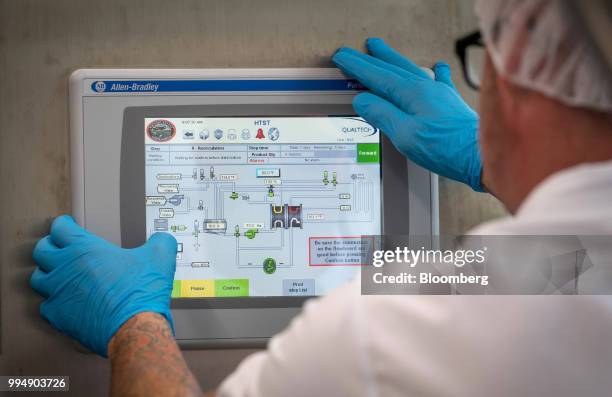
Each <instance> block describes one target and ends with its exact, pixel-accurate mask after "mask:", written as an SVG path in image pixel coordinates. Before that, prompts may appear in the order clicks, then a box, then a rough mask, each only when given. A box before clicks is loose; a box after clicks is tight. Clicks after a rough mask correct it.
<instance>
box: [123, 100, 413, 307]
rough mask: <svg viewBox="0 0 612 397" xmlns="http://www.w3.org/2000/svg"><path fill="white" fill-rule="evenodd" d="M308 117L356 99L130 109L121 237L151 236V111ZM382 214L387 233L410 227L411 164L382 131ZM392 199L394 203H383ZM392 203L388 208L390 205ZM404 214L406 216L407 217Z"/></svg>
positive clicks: (283, 303)
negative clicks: (147, 128) (147, 124)
mask: <svg viewBox="0 0 612 397" xmlns="http://www.w3.org/2000/svg"><path fill="white" fill-rule="evenodd" d="M249 116H251V117H274V116H284V117H291V116H295V117H308V116H355V112H354V110H353V108H352V106H351V105H350V104H265V105H257V104H237V105H178V106H138V107H127V108H125V110H124V117H123V131H122V140H121V164H120V170H121V172H120V209H121V241H122V246H123V247H136V246H139V245H141V244H142V243H144V241H145V235H146V230H145V226H144V225H145V206H144V200H143V197H144V196H145V193H144V192H145V187H144V183H145V178H144V172H145V171H144V166H145V161H144V156H145V150H144V138H143V128H144V127H143V126H144V119H145V118H147V117H152V118H155V117H166V118H173V117H249ZM381 184H382V186H381V191H382V193H381V200H380V202H381V214H382V230H381V232H382V233H383V234H408V233H409V219H410V218H409V206H408V205H407V203H406V202H405V200H407V198H408V197H409V189H408V166H407V163H406V160H405V158H404V157H403V156H402V155H401V154H400V153H398V152H397V150H396V149H395V148H394V146H393V145H392V144H391V142H390V141H389V140H388V139H387V138H386V137H385V136H384V135H381ZM386 200H388V201H389V204H388V205H383V203H385V202H386ZM386 208H387V209H388V210H387V211H386V210H385V209H386ZM402 219H403V220H404V221H403V222H402ZM310 298H312V297H248V298H177V299H172V304H171V307H172V308H173V309H251V308H297V307H301V306H302V305H303V303H304V302H305V301H306V300H308V299H310Z"/></svg>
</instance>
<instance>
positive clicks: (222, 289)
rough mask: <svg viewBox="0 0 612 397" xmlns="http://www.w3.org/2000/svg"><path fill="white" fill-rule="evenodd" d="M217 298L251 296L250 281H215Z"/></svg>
mask: <svg viewBox="0 0 612 397" xmlns="http://www.w3.org/2000/svg"><path fill="white" fill-rule="evenodd" d="M215 296H216V297H236V296H249V280H248V279H229V280H215Z"/></svg>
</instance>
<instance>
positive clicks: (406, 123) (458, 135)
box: [332, 38, 484, 191]
mask: <svg viewBox="0 0 612 397" xmlns="http://www.w3.org/2000/svg"><path fill="white" fill-rule="evenodd" d="M366 45H367V48H368V51H369V52H370V54H371V56H370V55H365V54H362V53H360V52H358V51H356V50H353V49H351V48H341V49H340V50H338V52H336V54H335V55H334V57H333V59H332V60H333V61H334V62H335V63H336V65H337V66H338V67H339V68H340V69H341V70H342V71H343V72H344V73H345V74H347V75H348V76H350V77H353V78H355V79H357V80H359V82H361V83H362V84H363V85H365V86H366V87H368V88H369V89H370V90H371V91H372V93H362V94H359V95H357V96H356V97H355V99H354V100H353V107H354V108H355V111H356V112H357V113H358V114H359V115H360V116H361V117H363V118H364V119H366V120H367V121H368V122H369V123H371V124H372V125H374V126H375V127H378V128H380V129H381V130H382V131H383V132H384V133H385V134H386V135H387V136H388V137H389V139H391V141H392V142H393V144H394V145H395V147H396V148H397V149H398V150H399V151H400V152H401V153H403V154H404V155H405V156H406V157H408V158H409V159H411V160H412V161H414V162H415V163H417V164H419V165H420V166H422V167H424V168H427V169H429V170H431V171H432V172H435V173H437V174H439V175H442V176H445V177H447V178H450V179H454V180H456V181H459V182H463V183H466V184H467V185H469V186H471V187H472V189H474V190H476V191H483V190H484V189H483V186H482V184H481V173H482V162H481V159H480V151H479V148H478V115H477V114H476V113H475V112H474V111H473V110H472V109H471V108H470V107H469V106H468V105H467V104H466V103H465V101H463V99H462V98H461V96H460V95H459V93H458V92H457V89H456V88H455V85H454V84H453V82H452V80H451V76H450V68H449V66H448V65H447V64H446V63H437V64H436V65H435V66H434V67H433V71H434V74H435V79H432V78H431V77H430V76H429V75H428V74H427V73H426V72H425V71H424V70H423V69H421V68H420V67H418V66H417V65H415V64H414V63H413V62H412V61H410V60H409V59H407V58H405V57H404V56H402V55H401V54H400V53H398V52H397V51H396V50H394V49H393V48H391V47H389V46H388V45H387V44H385V43H384V42H383V41H382V40H381V39H374V38H373V39H368V41H367V43H366Z"/></svg>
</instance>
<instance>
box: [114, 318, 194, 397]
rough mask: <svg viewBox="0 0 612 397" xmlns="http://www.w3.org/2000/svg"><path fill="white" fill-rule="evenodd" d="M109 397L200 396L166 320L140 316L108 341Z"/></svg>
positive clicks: (131, 320)
mask: <svg viewBox="0 0 612 397" xmlns="http://www.w3.org/2000/svg"><path fill="white" fill-rule="evenodd" d="M108 351H109V357H110V359H111V368H112V379H111V395H112V396H147V397H149V396H198V397H199V396H201V395H202V391H201V390H200V386H199V385H198V382H197V381H196V380H195V378H194V377H193V374H192V373H191V371H190V370H189V368H188V367H187V364H186V363H185V360H184V359H183V355H182V354H181V351H180V350H179V348H178V345H177V344H176V341H175V340H174V337H173V336H172V331H171V330H170V327H169V325H168V322H167V321H166V319H165V318H164V317H163V316H161V315H159V314H157V313H150V312H147V313H140V314H137V315H135V316H134V317H132V318H131V319H129V320H128V321H126V323H125V324H123V326H122V327H121V328H120V329H119V331H118V332H117V333H116V334H115V336H113V338H112V339H111V341H110V343H109V346H108Z"/></svg>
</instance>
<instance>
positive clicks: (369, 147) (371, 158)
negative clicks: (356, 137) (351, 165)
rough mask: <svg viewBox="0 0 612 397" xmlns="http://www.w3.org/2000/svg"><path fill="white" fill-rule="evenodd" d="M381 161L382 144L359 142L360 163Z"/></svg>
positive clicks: (358, 159)
mask: <svg viewBox="0 0 612 397" xmlns="http://www.w3.org/2000/svg"><path fill="white" fill-rule="evenodd" d="M379 161H380V145H379V144H378V143H358V144H357V162H358V163H378V162H379Z"/></svg>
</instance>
